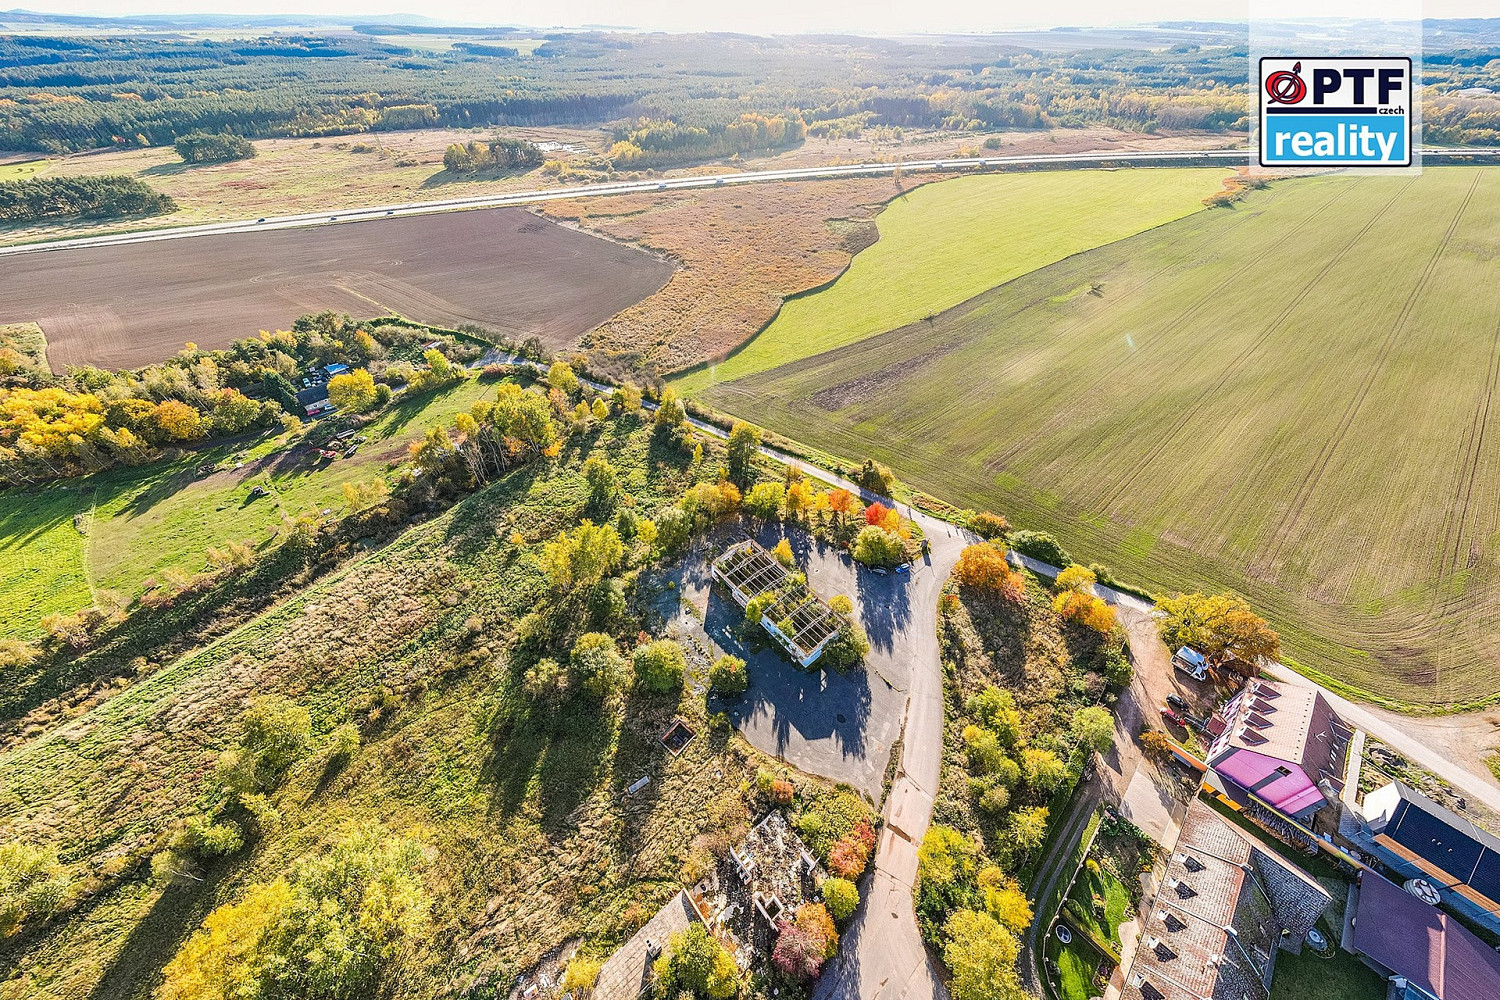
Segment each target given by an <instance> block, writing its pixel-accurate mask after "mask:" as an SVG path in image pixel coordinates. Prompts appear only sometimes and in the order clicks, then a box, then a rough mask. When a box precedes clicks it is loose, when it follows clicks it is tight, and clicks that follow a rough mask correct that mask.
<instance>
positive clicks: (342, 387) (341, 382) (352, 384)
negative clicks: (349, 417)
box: [328, 368, 375, 413]
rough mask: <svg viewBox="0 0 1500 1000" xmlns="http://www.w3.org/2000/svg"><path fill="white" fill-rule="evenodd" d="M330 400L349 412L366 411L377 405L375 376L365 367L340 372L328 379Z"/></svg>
mask: <svg viewBox="0 0 1500 1000" xmlns="http://www.w3.org/2000/svg"><path fill="white" fill-rule="evenodd" d="M328 401H329V402H330V403H332V404H333V405H334V406H335V407H337V408H338V409H340V410H346V411H348V412H349V413H364V412H365V411H366V410H368V409H370V408H371V407H373V406H374V405H375V378H374V376H372V375H371V374H370V373H369V372H367V371H366V370H365V369H363V368H356V369H354V370H353V371H349V372H340V373H339V374H337V375H335V376H334V377H333V378H331V379H329V380H328Z"/></svg>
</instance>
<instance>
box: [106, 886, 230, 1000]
mask: <svg viewBox="0 0 1500 1000" xmlns="http://www.w3.org/2000/svg"><path fill="white" fill-rule="evenodd" d="M231 871H233V865H232V864H227V863H221V864H219V865H216V866H214V868H212V869H210V870H209V871H208V872H207V873H206V874H205V876H204V879H203V881H201V882H193V881H189V882H187V883H186V884H182V885H177V884H174V885H171V886H168V887H167V889H166V891H165V892H163V893H162V894H161V896H160V897H159V898H158V899H157V900H156V902H155V904H153V905H152V907H151V910H150V912H149V913H147V914H146V916H145V917H143V918H142V919H141V920H139V921H138V922H137V923H136V924H135V925H134V926H133V927H132V928H131V929H130V934H129V935H128V936H127V937H126V938H125V941H124V943H123V944H122V945H121V947H120V949H119V950H118V951H117V952H116V953H115V958H114V961H113V962H111V963H110V965H109V967H108V968H107V969H105V970H104V974H103V975H102V976H100V977H99V981H98V982H97V983H96V984H95V985H94V988H93V990H92V991H90V992H89V995H88V1000H134V998H141V1000H145V998H147V997H149V996H151V994H152V992H153V991H154V990H155V988H156V986H157V984H158V983H159V982H160V981H161V973H162V969H163V968H165V967H166V964H167V963H168V962H170V961H171V960H172V957H173V956H174V955H176V954H177V952H178V949H180V948H181V947H182V945H183V943H184V942H186V941H187V939H188V937H189V936H191V935H192V933H193V931H195V930H197V929H198V927H199V925H200V924H202V923H203V920H204V918H205V917H207V916H208V914H209V913H210V912H211V911H212V910H213V908H214V905H215V902H216V899H217V897H216V894H215V891H214V890H215V889H216V888H217V886H218V885H219V883H220V882H221V881H223V879H224V878H225V877H226V876H228V875H229V874H230V872H231Z"/></svg>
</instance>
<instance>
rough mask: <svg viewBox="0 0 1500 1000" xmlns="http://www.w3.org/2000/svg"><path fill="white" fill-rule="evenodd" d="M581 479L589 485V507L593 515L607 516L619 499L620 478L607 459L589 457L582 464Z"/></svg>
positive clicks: (596, 456) (598, 456)
mask: <svg viewBox="0 0 1500 1000" xmlns="http://www.w3.org/2000/svg"><path fill="white" fill-rule="evenodd" d="M583 478H584V480H585V481H586V482H587V483H588V484H589V507H590V509H592V510H593V511H594V512H595V513H599V514H608V513H609V512H610V511H612V510H614V507H615V504H616V503H618V502H619V499H620V477H619V476H618V475H617V474H616V472H615V467H614V466H613V465H611V464H609V459H607V458H605V457H604V456H603V455H590V456H589V457H588V458H587V459H586V460H585V461H584V463H583Z"/></svg>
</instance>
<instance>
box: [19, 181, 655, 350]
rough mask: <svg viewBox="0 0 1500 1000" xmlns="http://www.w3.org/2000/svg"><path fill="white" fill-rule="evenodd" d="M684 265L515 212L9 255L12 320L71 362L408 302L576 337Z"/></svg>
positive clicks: (433, 314)
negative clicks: (37, 331)
mask: <svg viewBox="0 0 1500 1000" xmlns="http://www.w3.org/2000/svg"><path fill="white" fill-rule="evenodd" d="M672 270H673V269H672V265H670V264H669V263H666V262H664V261H661V260H658V259H656V258H653V257H651V256H650V255H648V254H645V253H642V252H641V251H639V250H636V249H633V248H631V247H626V246H621V245H619V244H617V243H611V242H608V241H607V240H603V239H599V238H597V237H594V236H590V235H588V234H585V233H581V232H577V231H576V230H572V229H568V228H565V227H563V226H559V225H556V224H554V223H551V222H547V221H545V220H543V219H539V218H537V217H536V216H534V215H531V214H530V213H528V212H525V211H522V210H521V209H514V208H497V209H485V210H479V211H472V212H453V213H447V214H443V215H427V216H413V217H410V218H395V219H382V220H378V221H373V222H361V223H353V224H348V225H332V226H321V227H318V228H314V229H291V230H281V231H273V232H266V233H247V234H234V235H227V236H203V237H195V238H192V239H175V240H163V241H160V242H155V243H143V244H136V245H132V246H121V247H103V248H97V249H86V250H65V251H54V252H48V253H38V254H34V255H30V254H29V255H25V256H21V257H14V258H11V259H8V260H6V261H5V262H4V263H3V265H0V275H3V276H4V288H5V293H4V295H3V297H0V323H12V322H27V321H34V322H36V323H38V324H39V325H40V326H41V328H42V330H43V332H44V333H45V334H46V336H47V345H48V351H47V354H48V360H49V361H50V362H51V364H52V366H53V368H54V369H55V370H57V371H63V370H65V369H66V368H67V367H68V366H69V365H82V364H93V365H99V366H101V367H110V368H129V367H136V366H139V365H144V364H149V363H151V362H153V361H160V360H162V359H164V358H167V357H170V356H171V355H172V354H174V353H175V352H177V351H178V350H180V349H181V348H182V345H183V344H184V343H186V342H188V341H192V342H193V343H196V344H197V345H198V346H199V347H205V348H208V347H224V346H227V345H228V344H229V343H230V342H231V341H233V340H235V339H238V338H240V337H244V336H247V335H250V334H253V333H254V332H255V331H256V330H259V329H270V328H274V327H277V326H282V327H284V326H286V325H288V324H290V323H291V322H292V321H293V320H294V319H296V318H297V317H298V316H300V315H302V314H303V313H309V312H318V311H321V310H323V309H335V310H339V311H342V312H348V313H350V314H352V315H356V316H372V315H378V314H381V313H387V312H394V313H399V314H401V315H403V316H407V317H410V318H412V319H415V320H418V321H419V322H424V323H434V324H439V325H445V326H452V325H455V324H458V323H466V322H469V323H478V324H480V325H482V326H484V327H486V328H488V329H491V330H494V331H496V332H497V333H500V334H503V335H505V336H507V337H513V338H523V337H528V336H532V335H536V336H539V337H541V338H542V340H543V341H545V342H546V343H547V345H548V346H550V347H553V348H562V347H566V346H569V345H571V344H574V343H576V342H577V341H578V340H579V338H581V337H582V336H583V335H584V334H585V333H587V332H588V331H589V330H591V329H593V328H594V327H595V326H598V325H599V324H600V323H602V322H604V321H605V320H606V319H608V318H609V317H611V316H613V315H614V314H615V313H617V312H619V311H620V310H622V309H624V308H625V307H627V306H629V305H631V304H633V303H635V302H637V301H639V300H640V299H642V298H644V297H646V296H648V295H651V294H652V293H653V292H656V291H657V290H658V289H660V288H661V287H662V286H663V285H665V284H666V283H667V280H668V279H669V278H670V277H671V275H672Z"/></svg>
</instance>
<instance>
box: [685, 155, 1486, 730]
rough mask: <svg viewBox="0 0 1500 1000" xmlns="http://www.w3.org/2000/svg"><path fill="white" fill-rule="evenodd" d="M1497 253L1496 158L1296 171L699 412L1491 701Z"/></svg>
mask: <svg viewBox="0 0 1500 1000" xmlns="http://www.w3.org/2000/svg"><path fill="white" fill-rule="evenodd" d="M1067 176H1070V177H1079V178H1080V179H1081V177H1082V175H1067ZM1497 247H1500V172H1496V171H1494V170H1488V169H1484V168H1465V167H1439V168H1433V169H1428V170H1427V171H1426V172H1425V173H1423V174H1422V175H1421V176H1420V177H1417V178H1379V179H1374V178H1361V179H1344V178H1331V177H1330V178H1306V179H1298V180H1292V181H1283V182H1278V183H1275V184H1274V185H1272V186H1271V187H1270V188H1269V189H1267V190H1264V191H1253V192H1250V193H1249V194H1248V195H1247V196H1246V198H1245V199H1244V200H1243V201H1242V202H1240V203H1239V204H1237V205H1236V206H1235V207H1233V208H1226V209H1215V210H1212V211H1203V212H1197V213H1194V214H1193V215H1190V216H1188V217H1186V218H1182V219H1179V220H1178V221H1176V222H1173V223H1171V224H1169V225H1166V226H1162V227H1160V228H1157V229H1154V230H1151V231H1149V232H1145V233H1142V234H1140V235H1137V236H1134V237H1131V238H1129V239H1126V240H1122V241H1120V242H1118V243H1115V244H1112V245H1110V246H1107V247H1102V248H1099V249H1097V250H1094V251H1091V252H1089V253H1084V254H1079V255H1076V256H1074V257H1071V258H1069V259H1067V260H1064V261H1060V262H1058V263H1056V264H1053V265H1051V266H1049V267H1046V268H1043V269H1040V270H1037V271H1034V272H1032V273H1030V274H1027V275H1025V276H1024V277H1022V278H1019V279H1017V280H1015V281H1012V282H1011V283H1010V284H1008V285H1005V286H1002V287H1000V288H997V289H995V290H994V291H991V292H989V293H986V294H984V295H982V296H980V297H978V298H975V299H972V300H970V301H968V302H965V303H964V304H963V305H961V306H959V307H957V308H955V309H952V310H949V311H948V312H945V313H943V314H942V315H941V316H939V317H937V318H936V319H935V320H934V321H932V322H918V323H914V324H911V325H908V326H906V327H903V328H900V329H897V330H893V331H890V332H887V333H884V334H881V335H879V336H877V337H873V338H870V339H866V340H863V341H861V342H859V343H856V344H852V345H848V346H845V347H843V348H840V349H837V350H834V351H830V352H827V353H824V354H821V355H818V356H816V357H811V358H807V359H804V360H801V361H798V362H795V363H792V364H788V365H785V366H783V367H781V368H778V369H776V370H773V371H770V372H765V373H762V374H759V375H755V376H751V377H748V378H745V379H742V380H739V381H737V382H734V383H729V384H721V385H718V386H715V387H713V388H711V389H709V390H708V391H707V392H706V393H705V399H706V401H707V402H709V403H712V404H714V405H716V406H718V407H721V408H723V409H725V410H728V411H729V412H732V413H737V414H744V415H754V417H755V418H756V419H757V420H758V421H760V422H762V423H763V424H765V425H767V426H769V427H771V428H772V429H774V430H777V431H781V432H783V433H786V434H789V435H791V436H794V437H796V438H798V439H800V440H803V441H806V442H807V443H808V444H810V445H812V446H815V447H818V448H822V449H824V450H826V451H829V452H832V453H834V454H842V455H867V454H868V455H873V456H874V457H875V458H877V459H879V460H881V461H884V462H888V463H889V464H890V465H891V466H892V467H893V468H894V469H896V471H897V472H898V474H900V475H901V476H902V477H903V478H905V479H906V480H908V481H909V482H911V483H912V484H913V485H915V486H917V487H920V488H922V489H924V490H927V491H928V492H931V493H933V494H935V495H938V496H941V497H943V498H944V499H946V500H949V501H952V502H955V503H959V504H963V505H970V506H974V507H976V508H979V507H990V508H992V509H995V510H999V511H1001V512H1003V513H1005V514H1007V515H1009V516H1010V517H1011V519H1012V520H1013V521H1014V522H1015V523H1017V524H1019V525H1021V526H1023V527H1028V528H1038V529H1045V530H1048V531H1052V532H1054V533H1056V534H1057V535H1058V536H1059V537H1060V538H1061V539H1062V541H1063V542H1064V543H1065V544H1066V545H1067V546H1068V547H1069V548H1070V549H1071V550H1072V551H1073V553H1074V555H1075V556H1076V557H1078V558H1081V559H1083V560H1084V561H1089V560H1097V561H1102V562H1105V563H1108V564H1110V565H1111V566H1113V567H1114V568H1115V569H1116V571H1117V572H1119V573H1121V574H1122V575H1123V576H1124V577H1126V578H1129V579H1133V580H1135V581H1137V582H1139V583H1140V584H1142V585H1145V586H1149V587H1152V588H1158V589H1172V588H1184V589H1209V588H1233V589H1235V590H1237V591H1239V592H1241V593H1243V594H1244V595H1245V596H1246V597H1247V598H1249V599H1250V600H1251V601H1252V602H1253V603H1254V604H1256V605H1257V606H1258V607H1259V608H1260V609H1262V610H1263V611H1264V612H1265V613H1267V614H1269V615H1270V616H1271V617H1272V619H1273V620H1274V621H1275V624H1276V625H1277V626H1278V628H1279V629H1280V630H1281V632H1282V636H1283V639H1284V641H1285V644H1286V646H1287V652H1288V654H1289V655H1290V656H1292V657H1294V658H1295V659H1297V660H1298V661H1300V662H1302V663H1303V664H1304V665H1305V666H1307V667H1310V668H1314V669H1316V670H1319V671H1322V672H1324V673H1327V674H1329V675H1332V676H1333V677H1335V678H1337V679H1338V680H1340V681H1342V682H1345V683H1347V684H1349V685H1352V686H1354V687H1356V688H1358V689H1362V690H1364V691H1368V692H1371V693H1373V694H1375V695H1378V696H1383V697H1387V698H1390V699H1397V700H1404V701H1408V702H1422V703H1433V704H1438V705H1444V704H1451V703H1462V702H1468V701H1471V700H1475V699H1483V698H1488V697H1491V696H1494V695H1496V694H1497V692H1500V685H1497V683H1496V681H1495V678H1494V671H1493V669H1492V667H1491V664H1492V663H1493V662H1494V661H1495V660H1496V658H1497V657H1500V589H1497V588H1500V565H1497V555H1500V552H1497V548H1496V545H1497V540H1500V450H1497V446H1500V432H1496V431H1491V430H1490V425H1491V424H1492V422H1493V421H1494V420H1496V419H1500V408H1496V407H1492V405H1491V404H1492V400H1493V397H1494V393H1495V388H1496V382H1497V381H1500V295H1497V294H1496V292H1495V283H1494V274H1495V267H1496V261H1497V259H1500V251H1497V249H1496V248H1497Z"/></svg>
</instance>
